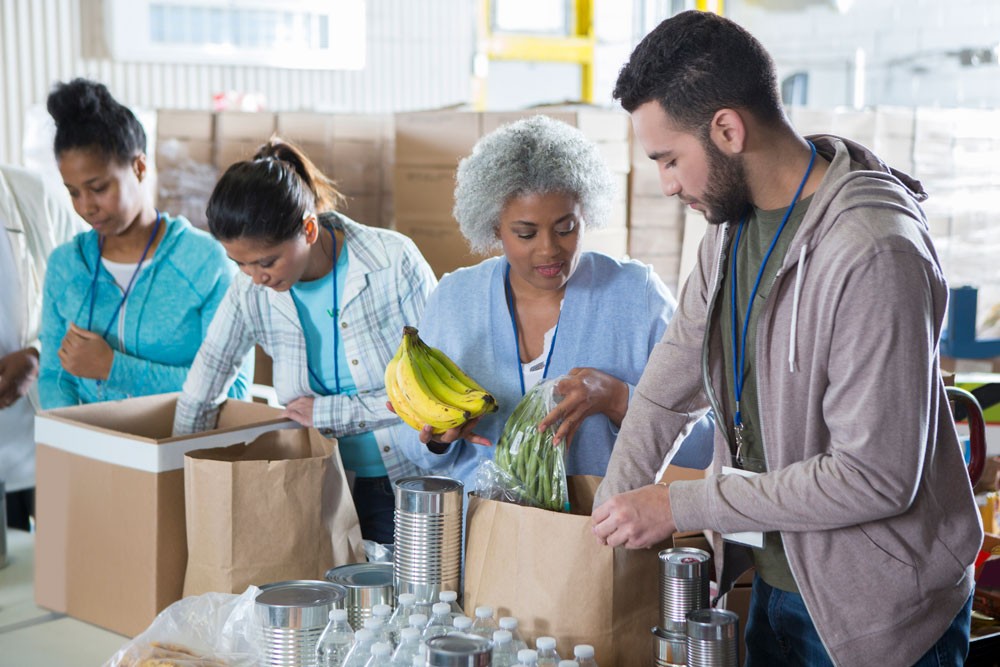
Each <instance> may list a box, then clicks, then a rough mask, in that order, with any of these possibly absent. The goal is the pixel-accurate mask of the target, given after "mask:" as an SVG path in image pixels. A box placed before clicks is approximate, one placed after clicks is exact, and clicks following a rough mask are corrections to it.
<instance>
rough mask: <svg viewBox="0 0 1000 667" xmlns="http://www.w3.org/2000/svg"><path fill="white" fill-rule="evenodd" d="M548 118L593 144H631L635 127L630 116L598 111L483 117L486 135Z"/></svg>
mask: <svg viewBox="0 0 1000 667" xmlns="http://www.w3.org/2000/svg"><path fill="white" fill-rule="evenodd" d="M539 114H545V115H546V116H550V117H552V118H555V119H556V120H561V121H562V122H564V123H566V124H568V125H572V126H573V127H575V128H577V129H578V130H580V132H582V133H583V134H584V136H586V137H587V138H588V139H590V140H591V141H593V142H596V143H598V144H600V143H608V142H610V143H624V144H628V140H629V130H630V128H631V123H630V122H629V117H628V114H626V113H625V112H623V111H618V110H612V109H600V108H596V107H571V106H570V107H567V106H551V107H537V108H534V109H525V110H523V111H494V112H488V113H485V114H483V124H482V133H483V134H484V135H486V134H489V133H490V132H492V131H493V130H495V129H497V128H498V127H500V126H501V125H506V124H507V123H513V122H514V121H518V120H521V119H522V118H530V117H531V116H537V115H539Z"/></svg>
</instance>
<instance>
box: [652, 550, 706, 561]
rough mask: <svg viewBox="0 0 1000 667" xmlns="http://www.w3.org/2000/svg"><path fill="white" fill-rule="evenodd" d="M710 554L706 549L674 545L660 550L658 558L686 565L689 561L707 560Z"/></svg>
mask: <svg viewBox="0 0 1000 667" xmlns="http://www.w3.org/2000/svg"><path fill="white" fill-rule="evenodd" d="M709 558H710V556H709V555H708V552H707V551H702V550H701V549H692V548H691V547H675V548H673V549H664V550H663V551H661V552H660V559H661V560H664V561H666V562H668V563H670V564H672V565H687V564H690V563H704V562H707V561H708V559H709Z"/></svg>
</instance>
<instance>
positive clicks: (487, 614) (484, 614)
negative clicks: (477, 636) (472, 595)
mask: <svg viewBox="0 0 1000 667" xmlns="http://www.w3.org/2000/svg"><path fill="white" fill-rule="evenodd" d="M476 618H493V607H486V606H483V607H476Z"/></svg>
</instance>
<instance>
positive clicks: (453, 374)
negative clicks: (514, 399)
mask: <svg viewBox="0 0 1000 667" xmlns="http://www.w3.org/2000/svg"><path fill="white" fill-rule="evenodd" d="M385 388H386V392H387V393H388V394H389V401H390V402H391V403H392V409H393V410H395V411H396V414H397V415H399V417H400V418H401V419H402V420H403V421H404V422H406V423H407V424H409V425H410V426H412V427H413V428H415V429H417V430H418V431H419V430H420V429H422V428H423V427H424V424H429V425H430V426H431V427H432V428H433V429H434V433H436V434H439V433H444V432H445V431H447V430H448V429H450V428H455V427H456V426H461V425H462V424H464V423H465V422H467V421H469V420H470V419H475V418H476V417H480V416H482V415H484V414H486V413H487V412H495V411H496V409H497V402H496V399H495V398H493V396H492V395H491V394H490V393H489V392H488V391H486V390H485V389H483V388H482V387H481V386H480V385H479V384H478V383H477V382H476V381H475V380H473V379H472V378H470V377H469V376H468V375H466V374H465V373H464V372H463V371H462V369H461V368H459V367H458V365H457V364H456V363H455V362H454V361H452V360H451V359H449V358H448V355H446V354H445V353H444V352H442V351H441V350H438V349H437V348H433V347H430V346H429V345H427V344H426V343H424V341H422V340H420V336H418V335H417V330H416V329H414V328H413V327H403V342H402V343H400V344H399V349H398V350H396V356H394V357H393V358H392V360H391V361H390V362H389V365H388V366H386V367H385Z"/></svg>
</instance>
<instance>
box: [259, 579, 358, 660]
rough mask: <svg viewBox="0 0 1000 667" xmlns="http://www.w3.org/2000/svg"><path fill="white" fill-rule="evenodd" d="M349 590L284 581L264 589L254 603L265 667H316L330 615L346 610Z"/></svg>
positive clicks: (327, 585) (327, 584)
mask: <svg viewBox="0 0 1000 667" xmlns="http://www.w3.org/2000/svg"><path fill="white" fill-rule="evenodd" d="M346 597H347V590H346V589H345V588H344V587H343V586H338V585H337V584H333V583H329V582H326V581H282V582H278V583H274V584H268V585H267V586H262V587H261V589H260V594H258V595H257V597H256V599H255V601H254V613H255V616H256V619H257V623H258V627H259V628H260V637H259V646H260V650H261V656H260V657H261V664H263V665H266V666H267V667H314V666H315V665H317V664H318V663H317V659H316V643H317V641H318V640H319V636H320V634H322V632H323V629H324V628H325V627H326V624H327V620H328V618H329V615H330V612H331V611H332V610H333V609H340V608H343V605H344V600H345V598H346Z"/></svg>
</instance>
